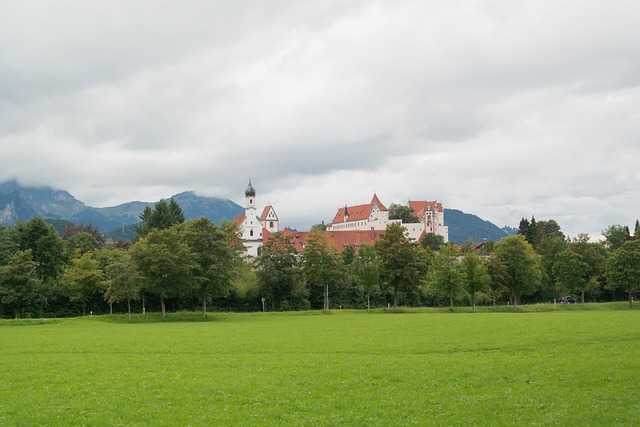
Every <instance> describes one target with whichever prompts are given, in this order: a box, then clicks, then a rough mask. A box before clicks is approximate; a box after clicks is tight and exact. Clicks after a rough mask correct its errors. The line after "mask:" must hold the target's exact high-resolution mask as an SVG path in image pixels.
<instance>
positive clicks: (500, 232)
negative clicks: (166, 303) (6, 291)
mask: <svg viewBox="0 0 640 427" xmlns="http://www.w3.org/2000/svg"><path fill="white" fill-rule="evenodd" d="M170 198H171V197H169V198H168V199H170ZM172 198H173V199H174V200H175V201H176V202H178V204H179V205H180V206H181V207H182V210H183V212H184V215H185V219H187V220H190V219H195V218H200V217H206V218H209V219H210V220H211V221H212V222H213V223H215V224H220V222H222V221H223V220H231V219H233V218H234V217H235V216H236V215H238V214H240V213H243V212H244V208H243V207H242V206H240V205H238V204H237V203H235V202H233V201H231V200H224V199H219V198H215V197H204V196H198V195H196V194H195V193H194V192H193V191H186V192H183V193H179V194H175V195H174V196H172ZM155 203H156V202H153V203H151V202H137V201H135V202H128V203H123V204H121V205H117V206H111V207H106V208H94V207H91V206H87V205H85V204H84V203H83V202H81V201H79V200H77V199H76V198H75V197H73V196H72V195H71V194H70V193H68V192H67V191H62V190H53V189H51V188H48V187H27V186H22V185H20V184H19V183H18V182H17V181H15V180H13V181H7V182H4V183H0V224H1V225H13V224H15V223H16V221H17V220H18V218H22V219H23V220H25V221H28V220H29V219H31V218H33V217H36V216H39V217H42V218H46V219H49V220H56V223H57V225H58V226H59V227H60V226H61V224H64V223H66V222H70V223H75V224H85V225H92V226H94V227H97V228H98V229H99V230H100V231H101V232H103V233H104V234H106V235H107V236H109V237H111V238H113V239H114V240H131V239H132V238H134V237H135V236H136V232H135V224H138V223H139V222H140V214H141V213H142V211H143V210H144V208H145V207H147V206H149V207H153V205H154V204H155ZM444 223H445V225H447V226H448V227H449V241H450V242H453V243H457V244H462V243H464V242H466V241H467V240H473V241H475V242H481V241H483V240H484V239H487V240H493V241H496V242H497V241H498V240H500V239H502V238H503V237H506V236H508V235H510V234H514V229H511V228H508V227H505V228H504V229H501V228H499V227H497V226H496V225H495V224H492V223H491V222H489V221H485V220H483V219H481V218H479V217H477V216H476V215H472V214H468V213H464V212H462V211H459V210H457V209H445V215H444ZM515 231H516V232H517V230H515Z"/></svg>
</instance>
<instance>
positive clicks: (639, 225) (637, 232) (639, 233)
mask: <svg viewBox="0 0 640 427" xmlns="http://www.w3.org/2000/svg"><path fill="white" fill-rule="evenodd" d="M633 238H634V239H636V240H640V221H638V220H637V219H636V225H635V227H633Z"/></svg>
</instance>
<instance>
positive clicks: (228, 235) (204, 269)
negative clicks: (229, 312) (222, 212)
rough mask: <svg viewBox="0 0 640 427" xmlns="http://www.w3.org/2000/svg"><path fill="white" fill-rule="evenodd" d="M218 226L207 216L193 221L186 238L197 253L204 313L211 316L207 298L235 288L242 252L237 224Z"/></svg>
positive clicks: (187, 226) (196, 271)
mask: <svg viewBox="0 0 640 427" xmlns="http://www.w3.org/2000/svg"><path fill="white" fill-rule="evenodd" d="M224 227H227V228H228V230H225V228H224ZM224 227H222V228H221V227H218V226H216V225H215V224H213V223H212V222H211V221H210V220H209V219H207V218H204V217H202V218H199V219H196V220H193V221H189V222H188V223H187V224H186V227H185V229H184V232H183V240H184V242H185V243H186V244H187V245H188V246H189V248H190V249H191V252H193V254H194V256H195V262H196V265H197V267H196V269H195V270H194V279H195V280H196V281H197V282H198V286H199V287H198V296H199V297H200V301H201V302H202V317H206V316H207V302H208V301H210V300H211V299H212V298H215V297H226V296H227V295H229V292H230V291H231V290H232V289H233V279H234V277H235V274H236V271H237V270H236V266H237V261H238V258H239V256H240V254H239V253H238V251H237V250H235V246H234V245H233V244H232V241H233V239H234V237H235V235H234V230H233V229H231V227H233V224H231V223H227V224H225V225H224Z"/></svg>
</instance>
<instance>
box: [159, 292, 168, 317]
mask: <svg viewBox="0 0 640 427" xmlns="http://www.w3.org/2000/svg"><path fill="white" fill-rule="evenodd" d="M160 307H162V318H163V319H164V318H165V317H167V310H166V308H165V306H164V297H160Z"/></svg>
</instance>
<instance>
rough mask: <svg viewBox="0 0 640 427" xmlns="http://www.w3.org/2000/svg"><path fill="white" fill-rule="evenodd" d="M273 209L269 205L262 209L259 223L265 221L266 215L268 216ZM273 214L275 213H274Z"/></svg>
mask: <svg viewBox="0 0 640 427" xmlns="http://www.w3.org/2000/svg"><path fill="white" fill-rule="evenodd" d="M271 209H273V207H272V206H271V205H267V206H265V207H264V209H263V210H262V214H261V215H260V221H266V219H267V215H268V214H269V211H270V210H271ZM274 213H275V211H274Z"/></svg>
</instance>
